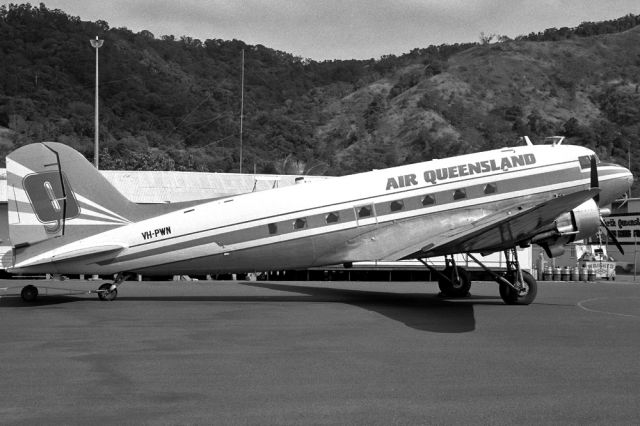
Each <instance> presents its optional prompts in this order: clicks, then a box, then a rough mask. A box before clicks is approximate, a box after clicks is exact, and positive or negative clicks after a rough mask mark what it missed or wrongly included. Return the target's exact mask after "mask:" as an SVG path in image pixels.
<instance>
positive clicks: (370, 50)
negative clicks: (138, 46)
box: [1, 0, 640, 60]
mask: <svg viewBox="0 0 640 426" xmlns="http://www.w3.org/2000/svg"><path fill="white" fill-rule="evenodd" d="M41 1H42V2H44V3H45V5H46V6H47V7H48V8H49V9H61V10H62V11H64V12H65V13H67V14H69V15H72V16H79V17H80V18H81V19H82V20H84V21H96V20H103V21H107V22H108V23H109V25H110V26H111V27H116V28H118V27H126V28H128V29H130V30H132V31H134V32H139V31H142V30H148V31H150V32H152V33H153V34H154V35H155V36H156V37H158V38H159V37H161V36H162V35H174V36H176V37H180V36H183V35H184V36H189V37H192V38H197V39H200V40H202V41H204V40H206V39H222V40H232V39H238V40H242V41H244V42H245V43H247V44H250V45H256V44H262V45H263V46H266V47H269V48H272V49H277V50H281V51H284V52H287V53H291V54H293V55H295V56H299V57H302V58H309V59H314V60H331V59H369V58H375V59H378V58H380V56H383V55H389V54H393V55H401V54H403V53H408V52H409V51H411V50H412V49H414V48H422V47H427V46H429V45H432V44H433V45H438V44H443V43H446V44H453V43H465V42H475V41H479V38H480V33H485V34H498V35H506V36H509V37H512V38H513V37H515V36H518V35H523V34H528V33H530V32H538V31H543V30H544V29H546V28H551V27H557V28H560V27H575V26H577V25H579V24H580V23H582V22H585V21H603V20H608V19H615V18H619V17H621V16H624V15H627V14H629V13H633V14H635V15H637V14H640V1H639V0H582V1H580V0H528V1H523V0H475V1H474V0H468V1H462V0H179V1H176V0H99V1H95V0H41ZM18 2H20V1H16V0H14V1H13V3H18ZM7 3H8V2H2V3H1V4H7ZM38 3H39V2H38V1H32V4H34V5H36V4H38Z"/></svg>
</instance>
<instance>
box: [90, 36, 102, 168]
mask: <svg viewBox="0 0 640 426" xmlns="http://www.w3.org/2000/svg"><path fill="white" fill-rule="evenodd" d="M89 41H90V42H91V46H93V47H94V48H95V49H96V107H95V140H94V146H93V165H94V166H96V169H97V168H98V49H100V48H101V47H102V44H103V43H104V40H100V39H99V38H98V36H96V39H95V40H89Z"/></svg>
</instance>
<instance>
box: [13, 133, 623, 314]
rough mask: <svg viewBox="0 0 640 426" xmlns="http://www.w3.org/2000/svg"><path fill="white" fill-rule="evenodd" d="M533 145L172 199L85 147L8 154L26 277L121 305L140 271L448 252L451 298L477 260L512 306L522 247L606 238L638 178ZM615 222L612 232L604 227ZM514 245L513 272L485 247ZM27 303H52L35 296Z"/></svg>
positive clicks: (555, 147) (520, 298)
mask: <svg viewBox="0 0 640 426" xmlns="http://www.w3.org/2000/svg"><path fill="white" fill-rule="evenodd" d="M563 139H564V138H562V137H559V138H556V139H555V140H553V141H552V143H550V144H543V145H534V144H532V143H531V141H530V140H529V139H528V138H526V137H525V139H524V141H525V142H526V144H524V145H522V146H514V147H508V148H503V149H495V150H491V151H486V152H479V153H473V154H466V155H461V156H457V157H451V158H446V159H436V160H431V161H426V162H420V163H415V164H410V165H404V166H399V167H393V168H388V169H381V170H373V171H369V172H365V173H359V174H354V175H348V176H343V177H335V178H331V179H326V180H322V181H315V182H312V183H306V184H298V185H292V186H288V187H282V188H276V189H271V190H268V191H262V192H253V193H247V194H241V195H236V196H231V197H225V198H220V199H210V200H199V201H193V202H180V203H169V204H159V205H140V204H136V203H133V202H131V201H130V200H128V199H127V198H125V197H124V196H123V195H122V194H121V193H120V192H119V191H118V190H116V189H115V188H114V187H113V186H112V185H111V184H110V183H109V182H108V181H107V180H106V179H105V178H104V177H103V176H102V175H101V174H100V173H99V172H98V171H97V170H96V169H95V168H94V167H93V165H91V163H89V162H88V161H87V160H86V159H85V158H84V157H83V156H82V155H81V154H80V153H78V152H77V151H75V150H74V149H72V148H70V147H69V146H66V145H64V144H61V143H56V142H42V143H33V144H29V145H26V146H23V147H21V148H19V149H17V150H15V151H13V152H12V153H11V154H9V155H8V156H7V184H8V188H7V193H8V213H9V214H8V219H9V235H10V240H11V243H12V246H13V265H12V267H10V268H8V272H10V273H14V274H25V273H29V274H32V273H52V274H56V273H57V274H99V275H107V274H108V275H112V276H114V277H115V278H114V280H113V282H107V283H104V284H102V285H101V286H100V287H99V288H98V289H97V290H95V291H94V292H95V293H97V295H98V297H99V298H100V299H101V300H113V299H115V298H116V296H117V291H118V290H117V289H118V286H119V285H121V284H122V283H123V282H124V281H125V280H126V279H127V278H128V277H129V276H131V275H132V274H144V275H158V274H162V275H173V274H211V273H243V272H256V271H272V270H288V269H301V268H307V267H314V266H324V265H335V264H344V265H345V266H347V267H348V266H350V265H352V263H353V262H357V261H371V260H381V261H383V260H399V259H418V260H420V261H421V262H422V263H424V264H425V265H426V267H429V268H430V269H434V268H433V267H432V266H429V263H427V261H426V259H428V258H430V257H434V256H445V258H446V259H447V267H446V268H445V269H444V271H436V274H437V277H438V286H439V288H440V291H441V292H442V294H443V295H445V296H450V297H461V296H465V295H466V294H467V293H468V290H469V288H470V286H471V281H470V279H469V275H468V273H467V271H465V269H464V268H463V267H461V266H458V265H456V263H455V260H454V256H453V255H454V254H456V253H469V255H470V256H471V257H472V259H474V260H475V261H476V262H477V263H478V264H479V265H480V266H482V267H484V268H485V269H486V270H487V271H488V272H490V273H491V275H492V276H493V278H494V279H495V280H496V282H497V283H498V286H499V293H500V296H501V297H502V299H503V300H504V302H505V303H506V304H514V305H528V304H530V303H532V302H533V301H534V299H535V297H536V295H537V283H536V280H535V279H534V278H533V276H532V275H531V274H529V273H527V272H526V271H522V270H521V268H520V265H519V262H518V258H517V250H516V248H517V247H526V246H529V245H531V244H538V245H540V246H541V247H543V248H544V250H545V251H546V253H547V254H548V255H549V256H550V257H553V256H557V255H559V254H561V253H562V251H563V246H564V244H567V243H569V242H572V241H576V240H580V239H584V238H586V237H589V236H591V235H593V234H595V233H597V232H598V231H599V229H600V227H601V226H602V225H603V224H604V223H603V220H602V217H601V216H602V214H606V210H605V209H601V206H606V205H608V204H610V203H611V202H612V201H614V200H615V199H617V198H619V197H620V196H622V195H623V194H625V192H626V191H627V190H628V189H629V187H630V185H631V183H632V181H633V176H632V174H631V172H630V171H629V170H627V169H626V168H624V167H622V166H618V165H615V164H610V163H604V162H600V160H599V159H598V158H597V156H596V154H595V153H594V152H593V151H592V150H590V149H588V148H585V147H580V146H572V145H567V144H563V143H562V142H563ZM604 226H606V225H604ZM498 251H503V252H504V253H505V255H506V258H507V268H506V273H496V272H494V271H491V270H490V269H489V268H487V267H486V266H484V265H483V264H482V261H481V260H479V259H478V258H477V257H476V256H473V255H471V253H476V254H477V253H480V254H489V253H493V252H498ZM21 296H22V298H23V299H24V300H25V301H33V300H35V299H36V298H37V296H38V289H37V287H36V286H34V285H27V286H25V287H24V288H23V289H22V292H21Z"/></svg>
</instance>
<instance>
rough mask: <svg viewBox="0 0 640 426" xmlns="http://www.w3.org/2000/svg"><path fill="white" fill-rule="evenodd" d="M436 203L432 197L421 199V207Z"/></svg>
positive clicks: (426, 196)
mask: <svg viewBox="0 0 640 426" xmlns="http://www.w3.org/2000/svg"><path fill="white" fill-rule="evenodd" d="M435 203H436V199H435V197H434V196H433V195H425V196H424V198H423V199H422V205H423V206H432V205H434V204H435Z"/></svg>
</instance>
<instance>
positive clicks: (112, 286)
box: [96, 272, 129, 302]
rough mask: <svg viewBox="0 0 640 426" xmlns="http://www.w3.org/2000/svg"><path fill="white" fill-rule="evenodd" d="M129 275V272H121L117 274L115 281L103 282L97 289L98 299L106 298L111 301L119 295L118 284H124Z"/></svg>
mask: <svg viewBox="0 0 640 426" xmlns="http://www.w3.org/2000/svg"><path fill="white" fill-rule="evenodd" d="M128 277H129V275H128V274H125V273H122V272H120V273H118V275H117V276H116V279H115V280H114V281H113V283H104V284H102V285H101V286H100V287H99V288H98V290H96V293H98V299H100V300H106V301H109V302H111V301H112V300H115V299H116V297H118V286H119V285H120V284H122V283H123V282H124V281H125V280H126V279H127V278H128Z"/></svg>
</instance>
